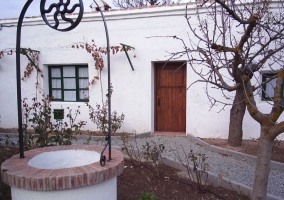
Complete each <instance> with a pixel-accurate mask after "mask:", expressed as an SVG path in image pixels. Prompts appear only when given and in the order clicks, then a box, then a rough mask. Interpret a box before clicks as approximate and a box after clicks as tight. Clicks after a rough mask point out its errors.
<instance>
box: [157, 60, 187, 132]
mask: <svg viewBox="0 0 284 200" xmlns="http://www.w3.org/2000/svg"><path fill="white" fill-rule="evenodd" d="M179 66H180V63H173V64H169V65H167V66H164V65H162V64H160V65H159V64H157V65H156V66H155V67H156V74H155V78H156V80H155V83H156V84H155V97H156V99H155V130H156V131H185V127H186V68H185V67H183V68H181V69H179V70H177V69H178V67H179Z"/></svg>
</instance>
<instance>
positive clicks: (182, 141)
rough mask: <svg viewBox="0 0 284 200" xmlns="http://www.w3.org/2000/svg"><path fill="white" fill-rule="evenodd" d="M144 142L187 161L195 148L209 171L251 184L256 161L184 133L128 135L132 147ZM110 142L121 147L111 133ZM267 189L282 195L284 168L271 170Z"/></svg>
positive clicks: (99, 142) (91, 142) (283, 190)
mask: <svg viewBox="0 0 284 200" xmlns="http://www.w3.org/2000/svg"><path fill="white" fill-rule="evenodd" d="M85 142H86V139H84V140H82V139H81V140H78V141H77V143H85ZM146 142H148V143H149V145H150V146H151V147H153V146H155V145H157V146H158V145H159V144H164V146H165V150H164V152H163V155H164V156H168V157H170V158H173V159H176V160H177V155H179V156H180V157H181V158H182V159H183V160H184V161H186V155H187V154H188V153H189V152H190V151H192V152H194V153H195V155H198V154H205V157H206V159H205V163H207V170H208V171H210V172H212V173H214V174H216V175H218V176H222V177H226V178H228V179H230V180H233V181H236V182H239V183H242V184H244V185H247V186H250V187H252V185H253V176H254V168H255V162H251V161H246V160H244V159H236V158H234V157H230V156H227V155H221V154H219V153H214V152H211V151H208V150H207V149H205V148H204V147H202V146H200V145H197V144H194V143H193V142H192V141H191V140H190V139H189V138H187V137H167V136H153V137H148V138H137V139H136V142H135V140H133V139H129V140H128V143H127V144H128V145H130V146H132V147H133V146H134V149H136V148H137V147H138V148H140V149H142V148H143V147H142V145H145V144H146ZM103 143H104V140H103V139H92V140H91V141H90V144H98V145H102V144H103ZM112 146H120V147H122V146H123V144H122V141H121V140H120V139H117V138H114V137H113V138H112ZM136 146H137V147H136ZM268 193H269V194H272V195H274V196H278V197H281V198H283V199H284V169H283V170H271V171H270V175H269V183H268Z"/></svg>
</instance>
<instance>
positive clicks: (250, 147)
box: [200, 138, 284, 163]
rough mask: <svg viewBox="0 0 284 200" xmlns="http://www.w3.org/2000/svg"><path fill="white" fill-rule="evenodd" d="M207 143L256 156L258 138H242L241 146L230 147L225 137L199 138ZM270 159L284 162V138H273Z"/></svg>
mask: <svg viewBox="0 0 284 200" xmlns="http://www.w3.org/2000/svg"><path fill="white" fill-rule="evenodd" d="M200 139H202V140H204V141H205V142H207V143H208V144H211V145H215V146H218V147H222V148H226V149H230V150H233V151H238V152H242V153H245V154H249V155H252V156H257V152H258V140H243V141H242V146H241V147H231V146H229V145H228V143H227V140H225V139H216V138H200ZM271 158H272V160H274V161H277V162H282V163H284V140H275V141H274V146H273V149H272V157H271Z"/></svg>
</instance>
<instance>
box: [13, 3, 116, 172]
mask: <svg viewBox="0 0 284 200" xmlns="http://www.w3.org/2000/svg"><path fill="white" fill-rule="evenodd" d="M78 1H79V3H77V4H74V5H73V6H72V8H71V9H68V6H69V4H70V0H66V1H65V2H63V0H59V2H58V3H53V4H51V5H50V6H49V8H48V9H45V4H46V0H41V2H40V11H41V16H42V18H43V20H44V21H45V23H46V24H47V25H48V26H49V27H51V28H53V29H55V30H57V31H64V32H65V31H70V30H72V29H74V28H75V27H76V26H77V25H78V24H79V23H80V22H81V19H82V17H83V13H84V6H83V1H82V0H78ZM93 1H94V3H95V4H96V5H97V7H98V9H99V12H100V14H101V16H102V19H103V22H104V27H105V33H106V42H107V66H108V94H109V95H108V135H107V136H106V141H107V143H106V145H105V147H104V149H103V151H102V153H101V158H100V163H101V165H102V166H104V165H105V162H106V157H105V156H104V151H105V149H106V148H107V146H109V160H111V90H110V49H109V35H108V29H107V24H106V20H105V17H104V15H103V12H102V11H101V8H100V7H99V5H98V4H97V2H96V1H95V0H93ZM32 2H33V0H27V2H26V4H25V5H24V7H23V9H22V11H21V14H20V16H19V19H18V26H17V39H16V78H17V104H18V126H19V146H20V158H24V157H25V156H24V142H23V139H24V137H23V124H22V102H21V99H22V95H21V65H20V48H21V28H22V23H23V19H24V16H25V13H26V11H27V9H28V8H29V6H30V4H31V3H32ZM76 8H79V14H78V17H77V19H76V20H75V21H74V20H73V19H71V18H68V17H66V16H65V14H70V13H73V12H74V11H75V9H76ZM54 9H55V12H54V14H53V19H54V25H53V24H50V23H49V21H48V20H47V17H46V14H49V13H50V12H51V11H52V10H54ZM58 15H60V16H61V18H62V20H64V21H65V22H68V23H70V24H71V25H70V26H69V27H67V28H62V29H60V28H59V24H60V22H59V20H58V18H57V16H58Z"/></svg>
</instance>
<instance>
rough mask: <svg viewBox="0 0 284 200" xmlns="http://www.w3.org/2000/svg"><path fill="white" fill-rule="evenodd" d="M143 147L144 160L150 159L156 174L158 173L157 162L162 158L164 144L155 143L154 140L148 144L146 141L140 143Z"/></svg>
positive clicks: (160, 161)
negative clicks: (142, 143)
mask: <svg viewBox="0 0 284 200" xmlns="http://www.w3.org/2000/svg"><path fill="white" fill-rule="evenodd" d="M142 147H143V155H144V159H145V160H146V161H149V160H150V161H151V162H152V165H153V166H154V167H155V169H156V173H157V175H159V171H158V167H159V164H160V163H162V161H163V158H162V153H163V152H164V150H165V145H164V144H159V145H157V144H156V143H155V142H152V144H151V145H150V144H149V142H148V141H146V144H145V145H142Z"/></svg>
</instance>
